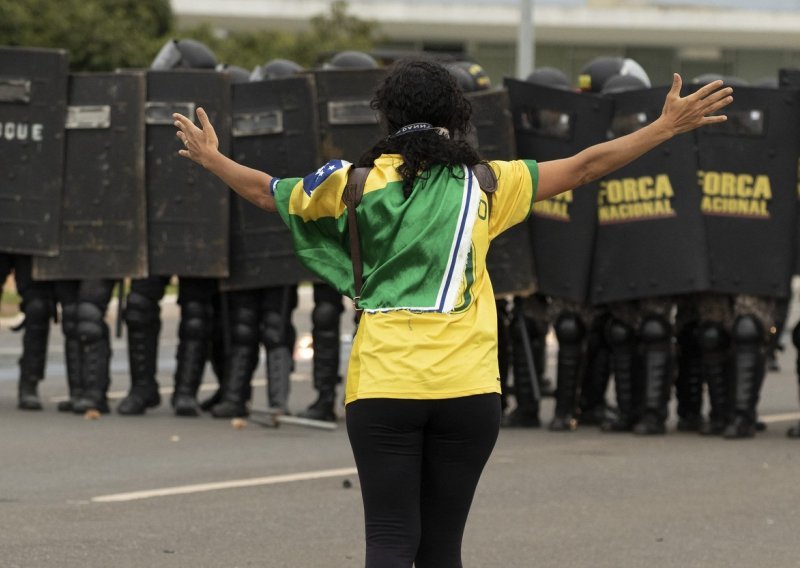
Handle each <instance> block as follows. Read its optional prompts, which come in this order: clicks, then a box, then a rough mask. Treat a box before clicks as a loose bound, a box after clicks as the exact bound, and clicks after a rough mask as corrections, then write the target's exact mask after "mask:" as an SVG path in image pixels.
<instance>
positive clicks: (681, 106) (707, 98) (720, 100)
mask: <svg viewBox="0 0 800 568" xmlns="http://www.w3.org/2000/svg"><path fill="white" fill-rule="evenodd" d="M682 84H683V83H682V81H681V76H680V75H678V74H677V73H675V75H674V76H673V81H672V88H671V89H670V91H669V94H667V99H666V101H665V102H664V109H663V110H662V111H661V117H660V120H661V121H663V123H664V126H665V127H666V128H668V129H669V132H670V133H671V134H672V135H673V136H674V135H676V134H681V133H682V132H688V131H690V130H694V129H695V128H699V127H700V126H706V125H708V124H717V123H719V122H724V121H725V120H727V118H728V117H726V116H725V115H723V114H719V115H715V114H714V113H715V112H717V111H718V110H720V109H722V108H725V107H726V106H728V105H729V104H731V103H732V102H733V97H732V96H731V95H732V94H733V89H732V88H730V87H724V85H723V82H722V81H713V82H712V83H709V84H708V85H705V86H704V87H701V88H700V89H698V90H697V91H696V92H694V93H692V94H691V95H688V96H686V97H681V86H682ZM712 115H713V116H712Z"/></svg>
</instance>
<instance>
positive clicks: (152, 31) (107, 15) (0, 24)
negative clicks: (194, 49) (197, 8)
mask: <svg viewBox="0 0 800 568" xmlns="http://www.w3.org/2000/svg"><path fill="white" fill-rule="evenodd" d="M173 25H174V18H173V14H172V9H171V7H170V4H169V0H58V1H57V2H53V0H0V45H12V46H27V47H52V48H61V49H66V50H68V51H69V58H70V68H71V69H72V70H73V71H108V70H113V69H116V68H118V67H146V66H147V65H148V64H149V63H150V61H151V60H152V58H153V55H154V53H156V52H157V51H158V48H159V47H160V46H161V44H162V43H163V42H164V40H165V38H166V37H167V36H168V34H169V33H170V32H171V30H172V29H173Z"/></svg>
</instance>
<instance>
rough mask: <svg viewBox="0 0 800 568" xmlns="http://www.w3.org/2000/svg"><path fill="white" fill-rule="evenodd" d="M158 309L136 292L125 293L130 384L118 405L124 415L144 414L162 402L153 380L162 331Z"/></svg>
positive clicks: (155, 304)
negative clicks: (126, 299)
mask: <svg viewBox="0 0 800 568" xmlns="http://www.w3.org/2000/svg"><path fill="white" fill-rule="evenodd" d="M159 313H160V308H159V307H158V304H157V303H154V302H153V301H152V300H150V299H148V298H145V297H144V296H141V295H139V294H135V293H131V294H130V295H129V296H128V305H127V307H126V312H125V318H126V321H127V324H128V366H129V367H130V374H131V385H130V390H129V391H128V395H127V396H126V397H125V398H123V399H122V400H121V401H120V403H119V405H117V412H119V413H120V414H123V415H127V416H134V415H140V414H144V413H145V410H147V409H148V408H155V407H156V406H158V405H159V404H161V394H160V393H159V390H158V382H157V381H156V367H157V364H158V363H157V362H158V338H159V334H160V332H161V319H160V317H159Z"/></svg>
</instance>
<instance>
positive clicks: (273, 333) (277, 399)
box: [261, 310, 295, 413]
mask: <svg viewBox="0 0 800 568" xmlns="http://www.w3.org/2000/svg"><path fill="white" fill-rule="evenodd" d="M287 316H288V313H283V310H282V311H274V310H270V311H266V312H264V313H263V320H262V322H261V341H262V342H263V343H264V347H266V350H267V404H268V405H269V407H270V408H273V409H275V410H278V411H280V412H284V413H286V412H288V410H289V390H290V376H291V373H292V370H293V368H294V359H293V357H292V352H293V350H294V342H295V331H294V328H293V326H292V325H291V321H287Z"/></svg>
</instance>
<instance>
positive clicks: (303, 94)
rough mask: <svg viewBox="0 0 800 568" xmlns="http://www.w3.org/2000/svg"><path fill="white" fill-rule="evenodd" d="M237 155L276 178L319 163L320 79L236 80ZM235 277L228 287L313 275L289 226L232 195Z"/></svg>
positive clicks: (250, 286)
mask: <svg viewBox="0 0 800 568" xmlns="http://www.w3.org/2000/svg"><path fill="white" fill-rule="evenodd" d="M231 87H232V98H231V113H232V139H231V149H232V155H233V158H234V160H236V161H237V162H239V163H241V164H244V165H246V166H249V167H252V168H256V169H259V170H262V171H267V172H269V173H270V174H272V175H274V176H276V177H301V176H304V175H306V174H307V173H308V172H310V171H313V170H314V169H316V168H317V167H319V163H320V157H319V150H318V148H319V127H318V124H317V115H316V113H315V112H314V78H313V76H311V75H300V76H296V77H289V78H285V79H272V80H269V81H258V82H253V83H236V84H234V85H231ZM230 244H231V250H230V277H228V278H227V279H225V280H223V281H222V289H223V290H246V289H254V288H263V287H266V286H281V285H286V284H297V283H298V282H300V281H302V280H312V279H313V277H312V275H311V273H310V272H309V271H308V270H307V269H306V268H305V267H304V266H303V265H302V264H301V263H300V261H299V260H297V257H296V256H295V253H294V248H293V246H292V236H291V233H290V232H289V229H288V228H287V227H286V225H285V224H284V223H283V221H282V220H281V218H280V217H279V216H278V215H274V214H271V213H267V212H266V211H263V210H262V209H260V208H258V207H256V206H255V205H253V204H251V203H250V202H248V201H246V200H245V199H242V198H241V197H239V196H238V195H235V194H232V196H231V243H230Z"/></svg>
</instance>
